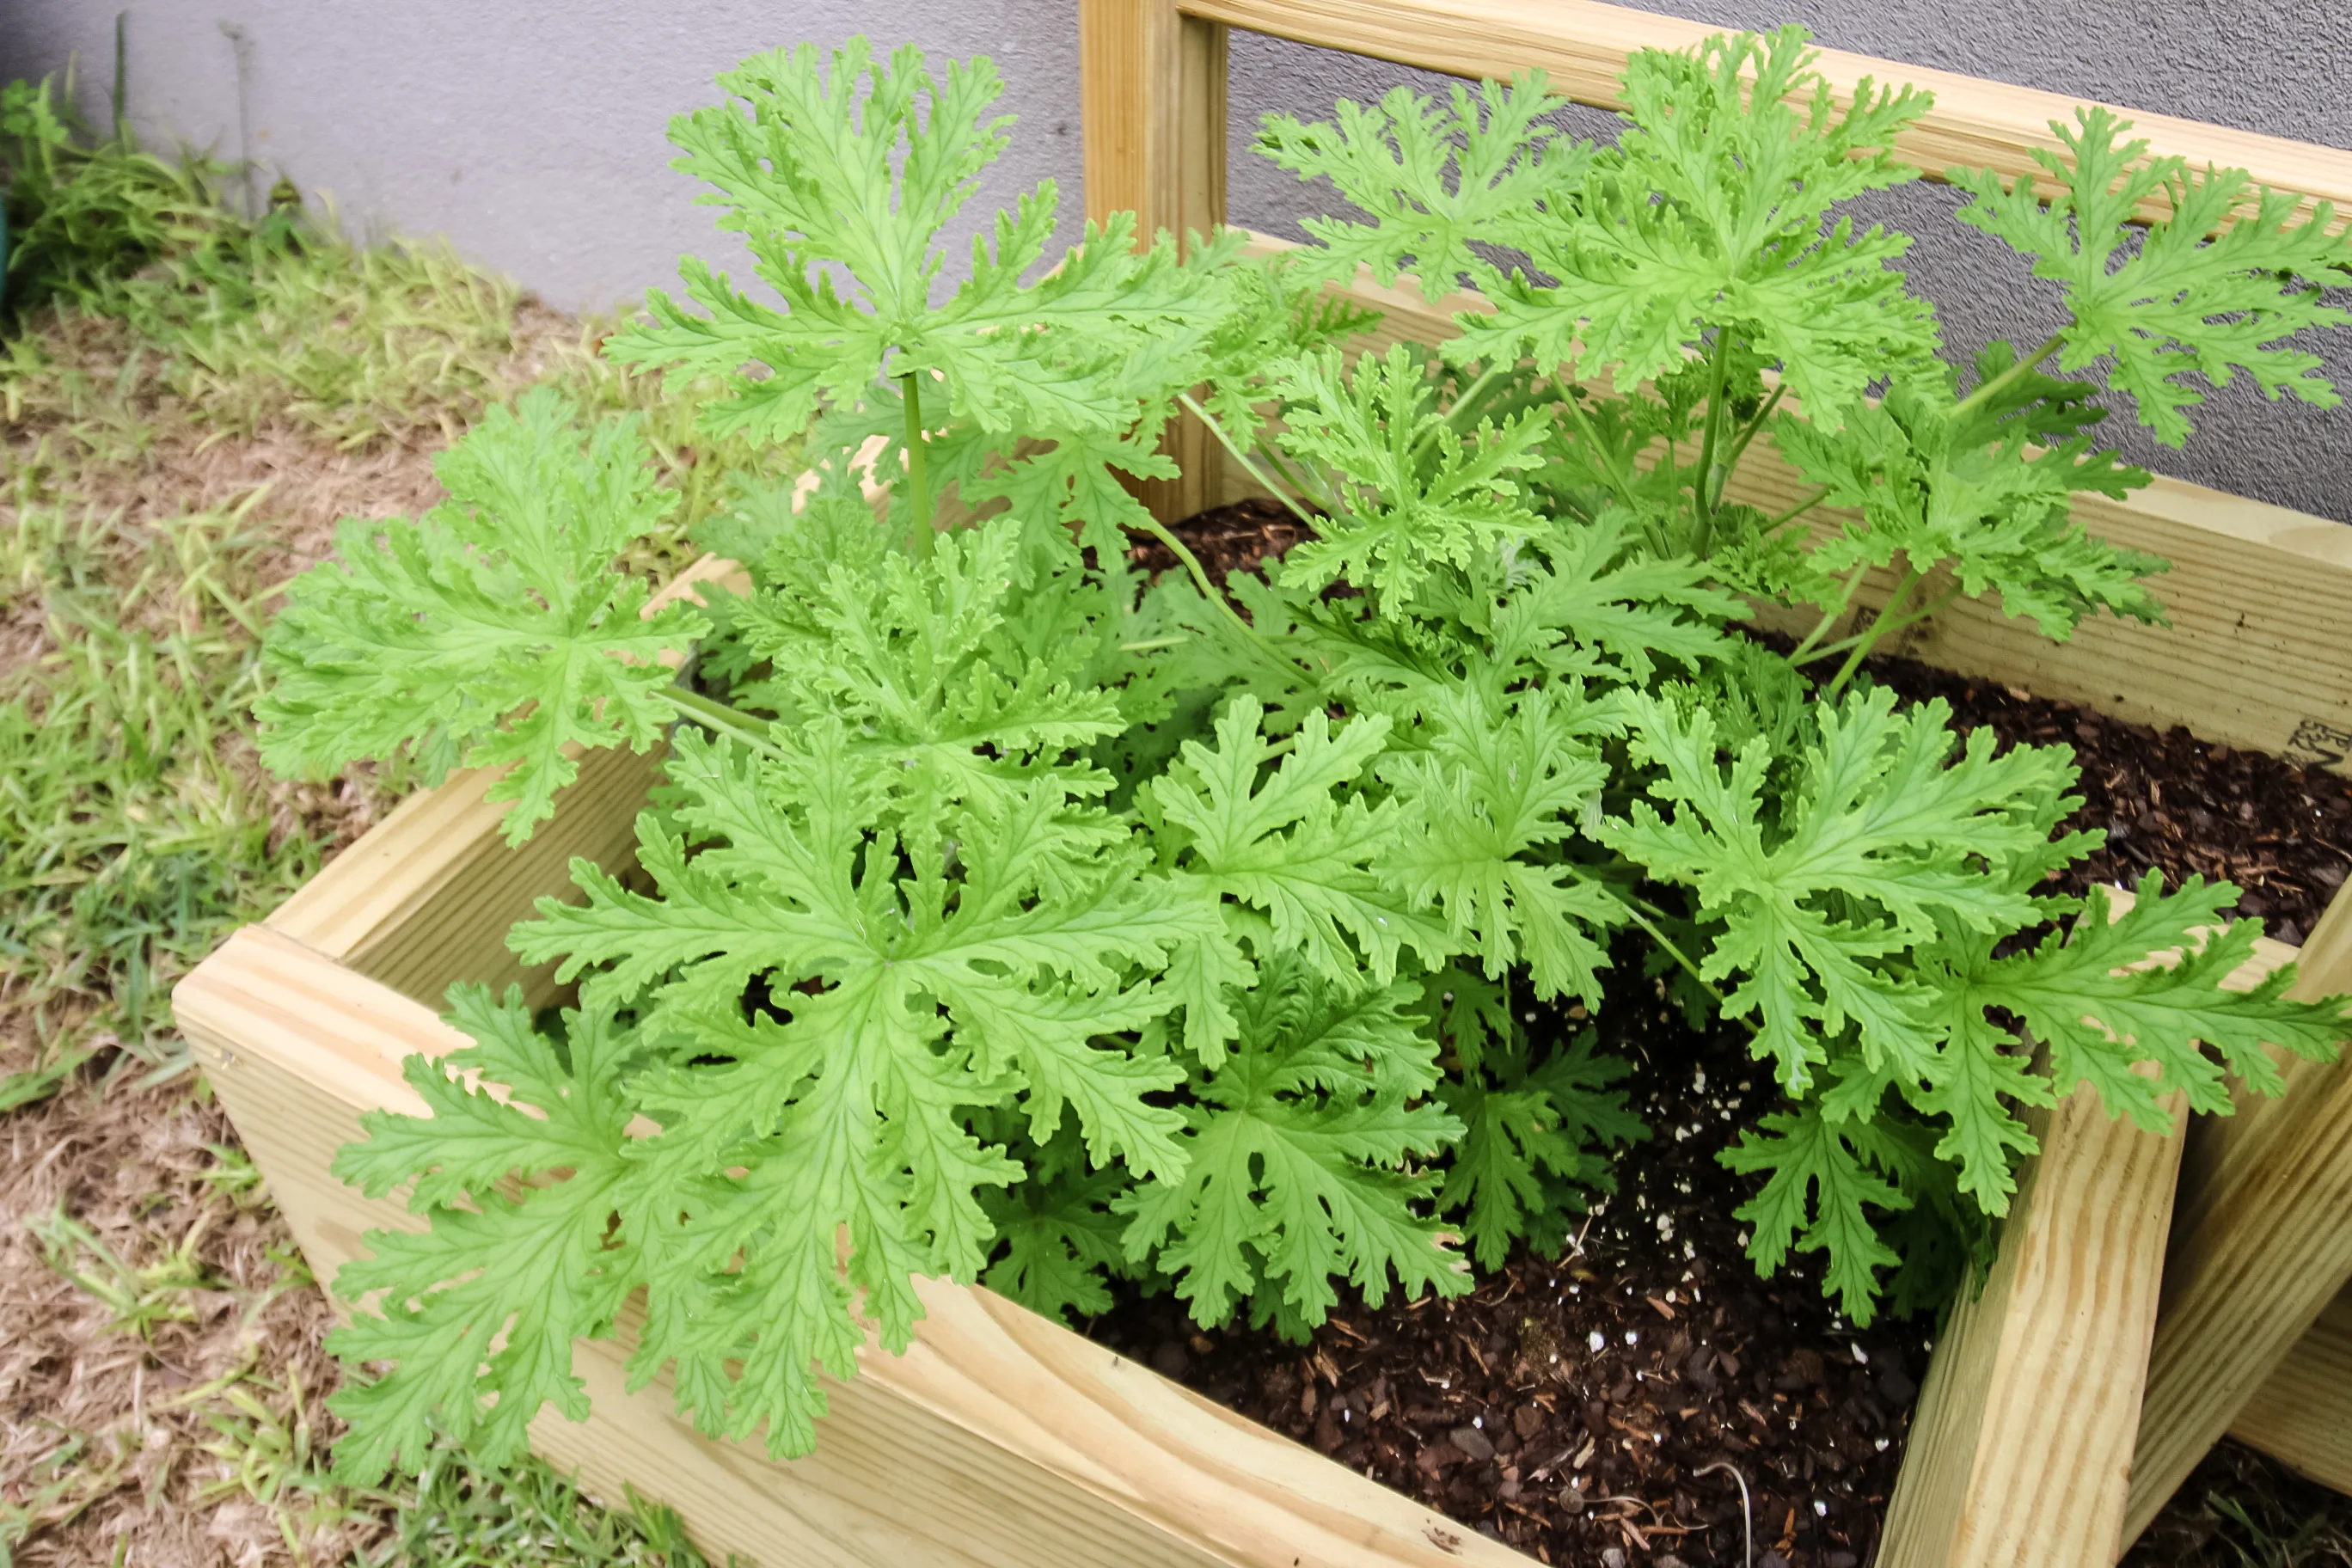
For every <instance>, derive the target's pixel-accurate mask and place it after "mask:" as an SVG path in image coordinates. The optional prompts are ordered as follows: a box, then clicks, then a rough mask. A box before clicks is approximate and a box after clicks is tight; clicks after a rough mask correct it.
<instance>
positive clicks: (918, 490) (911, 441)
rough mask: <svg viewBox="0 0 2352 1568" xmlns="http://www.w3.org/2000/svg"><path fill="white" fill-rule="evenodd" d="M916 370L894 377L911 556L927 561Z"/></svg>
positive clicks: (927, 482)
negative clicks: (903, 413)
mask: <svg viewBox="0 0 2352 1568" xmlns="http://www.w3.org/2000/svg"><path fill="white" fill-rule="evenodd" d="M921 375H922V373H921V372H920V371H908V373H907V374H904V375H902V376H900V377H899V378H898V384H899V385H900V386H901V387H902V388H904V389H905V392H906V397H905V402H906V405H907V435H906V445H907V510H908V512H909V513H911V514H912V515H913V517H914V520H915V536H914V547H915V559H917V560H918V561H928V560H929V559H930V554H931V476H930V472H929V468H928V467H927V466H926V464H925V459H924V436H923V394H922V390H921V388H920V387H919V386H918V385H917V382H918V381H919V379H920V378H921Z"/></svg>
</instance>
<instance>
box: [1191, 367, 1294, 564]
mask: <svg viewBox="0 0 2352 1568" xmlns="http://www.w3.org/2000/svg"><path fill="white" fill-rule="evenodd" d="M1176 401H1177V402H1179V403H1181V404H1182V405H1184V407H1185V409H1186V411H1187V412H1189V413H1190V414H1191V415H1192V417H1193V418H1195V419H1198V420H1199V421H1200V422H1201V423H1202V424H1203V425H1205V426H1208V427H1209V433H1210V434H1211V435H1213V436H1214V437H1216V438H1217V442H1218V444H1219V445H1220V446H1222V447H1224V449H1225V450H1226V451H1228V452H1230V453H1232V454H1233V458H1234V462H1236V463H1239V464H1240V465H1241V466H1242V471H1243V472H1244V473H1245V474H1247V475H1249V477H1250V478H1251V479H1255V480H1256V481H1257V484H1258V488H1259V489H1263V490H1265V492H1266V493H1267V494H1268V495H1270V496H1272V497H1274V499H1275V500H1278V501H1280V502H1281V503H1282V504H1283V505H1285V506H1286V507H1288V508H1289V509H1290V510H1291V515H1293V516H1294V517H1296V518H1297V519H1298V521H1301V522H1303V523H1305V524H1306V525H1307V527H1309V528H1313V527H1314V526H1315V519H1314V518H1312V517H1310V516H1308V515H1307V509H1306V508H1305V507H1303V506H1300V505H1299V504H1298V503H1297V501H1295V500H1291V499H1290V497H1289V496H1288V495H1286V494H1285V493H1284V491H1283V489H1282V487H1281V486H1279V485H1277V484H1276V483H1275V482H1274V481H1273V480H1272V479H1267V478H1266V477H1265V469H1264V468H1259V467H1258V466H1257V460H1256V459H1255V458H1252V457H1251V456H1250V455H1249V454H1248V453H1247V452H1245V451H1244V450H1242V448H1241V446H1240V444H1239V443H1238V442H1236V441H1235V440H1234V438H1233V437H1231V436H1228V435H1226V434H1225V427H1224V426H1222V425H1220V424H1218V423H1217V420H1216V416H1214V415H1213V414H1211V413H1210V412H1209V411H1208V410H1207V409H1205V408H1203V407H1202V406H1201V405H1200V403H1199V402H1198V401H1197V400H1196V399H1195V398H1194V397H1193V396H1192V394H1191V393H1189V392H1180V393H1178V394H1177V395H1176ZM1161 542H1163V543H1167V544H1175V541H1174V539H1173V538H1172V537H1166V538H1163V539H1162V541H1161ZM1175 548H1176V549H1178V550H1179V551H1181V550H1182V549H1183V548H1184V547H1183V546H1182V545H1181V544H1175ZM1202 589H1203V591H1206V590H1207V583H1206V580H1205V579H1204V580H1203V582H1202Z"/></svg>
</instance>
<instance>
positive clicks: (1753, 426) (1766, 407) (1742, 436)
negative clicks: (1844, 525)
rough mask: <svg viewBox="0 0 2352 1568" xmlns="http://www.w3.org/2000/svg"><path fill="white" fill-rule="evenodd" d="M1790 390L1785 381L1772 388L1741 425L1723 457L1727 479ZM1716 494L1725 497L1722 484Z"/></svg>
mask: <svg viewBox="0 0 2352 1568" xmlns="http://www.w3.org/2000/svg"><path fill="white" fill-rule="evenodd" d="M1788 390H1789V388H1788V386H1787V384H1785V383H1784V384H1781V385H1779V386H1776V387H1774V388H1773V389H1772V395H1771V396H1769V397H1768V398H1766V399H1765V400H1764V404H1763V406H1762V407H1760V408H1759V409H1757V410H1756V412H1755V414H1754V415H1753V416H1750V417H1749V418H1748V423H1746V424H1745V425H1742V426H1740V427H1739V435H1738V437H1737V438H1736V439H1735V440H1734V441H1733V442H1732V443H1731V450H1730V451H1729V452H1727V454H1725V456H1724V459H1723V472H1724V477H1725V478H1726V479H1729V478H1730V475H1731V471H1732V470H1733V469H1734V468H1738V467H1739V459H1740V458H1744V457H1746V456H1748V443H1749V442H1751V441H1753V440H1755V439H1756V437H1758V436H1759V435H1760V434H1762V432H1763V429H1764V421H1766V420H1767V419H1769V418H1770V417H1772V410H1774V409H1775V408H1778V407H1779V406H1780V399H1781V398H1782V397H1783V396H1784V395H1787V393H1788ZM1823 493H1824V494H1826V493H1827V491H1826V490H1824V491H1823ZM1715 494H1716V499H1717V500H1718V501H1719V500H1722V499H1723V487H1722V486H1721V485H1717V486H1716V487H1715Z"/></svg>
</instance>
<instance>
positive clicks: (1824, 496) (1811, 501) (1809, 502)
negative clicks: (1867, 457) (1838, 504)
mask: <svg viewBox="0 0 2352 1568" xmlns="http://www.w3.org/2000/svg"><path fill="white" fill-rule="evenodd" d="M1836 488H1837V487H1836V486H1834V485H1823V486H1822V488H1821V489H1817V490H1815V491H1814V492H1813V493H1812V494H1811V495H1809V496H1807V497H1806V498H1805V499H1804V500H1801V501H1799V502H1798V503H1797V504H1796V505H1794V506H1792V507H1790V509H1789V510H1786V511H1784V512H1782V513H1781V514H1780V516H1778V517H1776V518H1774V519H1773V520H1772V521H1769V522H1768V523H1766V524H1765V525H1764V526H1763V527H1761V528H1759V529H1758V530H1757V531H1756V533H1757V537H1758V538H1759V539H1760V538H1762V537H1763V536H1764V535H1765V534H1768V533H1773V532H1777V531H1780V529H1781V528H1782V527H1784V526H1785V525H1787V524H1789V523H1791V522H1794V521H1797V519H1799V518H1801V517H1802V516H1804V515H1805V514H1806V513H1807V512H1809V511H1811V510H1813V508H1815V507H1817V506H1819V505H1821V504H1822V502H1823V501H1825V500H1829V498H1830V491H1832V489H1836Z"/></svg>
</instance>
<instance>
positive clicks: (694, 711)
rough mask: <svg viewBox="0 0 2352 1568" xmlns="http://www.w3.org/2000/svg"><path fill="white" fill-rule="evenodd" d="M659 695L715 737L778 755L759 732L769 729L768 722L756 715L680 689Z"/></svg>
mask: <svg viewBox="0 0 2352 1568" xmlns="http://www.w3.org/2000/svg"><path fill="white" fill-rule="evenodd" d="M661 695H662V699H663V700H665V701H667V703H668V704H669V705H670V706H671V707H673V708H675V709H677V711H678V713H679V714H680V716H682V717H684V718H688V719H691V720H693V721H695V722H696V723H698V724H699V725H701V726H702V727H703V728H704V729H706V730H709V731H712V732H714V733H716V734H720V735H730V736H732V737H733V738H734V739H736V740H738V741H741V742H744V743H745V744H746V745H750V746H753V747H756V748H757V749H759V750H760V751H762V752H768V753H769V754H770V755H775V754H777V753H776V748H775V746H774V744H773V743H772V742H770V741H769V740H768V739H767V737H766V736H764V735H762V734H761V731H762V730H765V729H766V728H767V727H768V721H766V720H765V719H762V718H761V717H760V716H759V715H758V714H756V713H746V712H744V711H743V710H741V709H740V708H730V707H729V706H728V705H727V704H726V703H724V702H720V701H718V700H714V699H712V698H709V697H705V696H704V695H702V693H700V692H699V691H688V689H686V688H685V687H683V686H672V687H668V688H666V689H664V690H663V692H662V694H661Z"/></svg>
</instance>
